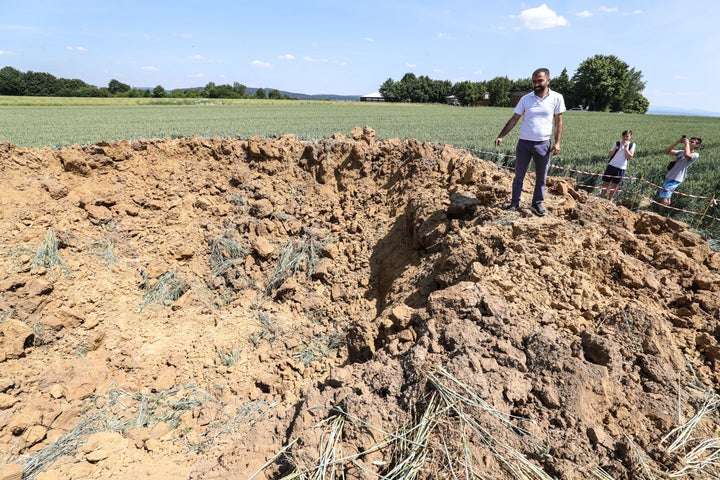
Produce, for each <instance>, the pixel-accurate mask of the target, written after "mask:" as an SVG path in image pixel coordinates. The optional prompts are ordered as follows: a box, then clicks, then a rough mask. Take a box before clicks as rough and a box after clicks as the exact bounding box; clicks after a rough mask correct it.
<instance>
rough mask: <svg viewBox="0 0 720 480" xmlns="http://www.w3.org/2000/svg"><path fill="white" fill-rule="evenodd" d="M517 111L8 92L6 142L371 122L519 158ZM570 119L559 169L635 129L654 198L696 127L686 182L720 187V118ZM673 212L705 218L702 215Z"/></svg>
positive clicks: (593, 156)
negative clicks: (696, 156) (498, 142)
mask: <svg viewBox="0 0 720 480" xmlns="http://www.w3.org/2000/svg"><path fill="white" fill-rule="evenodd" d="M511 114H512V109H509V108H489V107H477V108H466V107H450V106H446V105H419V104H392V103H373V102H323V101H292V100H290V101H287V100H285V101H284V100H255V99H253V100H208V99H205V100H200V99H178V100H173V99H132V98H123V99H107V98H98V99H93V98H89V99H88V98H43V97H0V141H8V142H11V143H13V144H15V145H17V146H22V147H46V146H47V147H52V148H58V147H62V146H68V145H73V144H79V145H86V144H93V143H97V142H99V141H110V142H111V141H116V140H121V139H125V140H130V141H133V140H140V139H148V138H178V137H184V136H195V135H197V136H200V137H215V136H219V137H239V138H245V137H249V136H254V135H260V136H280V135H283V134H286V133H292V134H295V135H296V136H297V137H298V138H301V139H311V140H312V139H319V138H327V137H330V136H331V135H332V134H334V133H336V132H340V133H343V134H346V135H347V134H349V133H350V131H351V130H352V129H353V128H354V127H356V126H359V127H363V126H365V125H369V126H371V127H373V128H374V129H375V131H376V133H377V136H378V138H380V139H386V138H401V139H406V138H417V139H419V140H423V141H430V142H437V143H444V144H450V145H455V146H458V147H463V148H467V149H469V150H471V151H472V152H473V153H475V154H477V155H478V156H479V157H481V158H484V159H486V160H492V161H495V162H496V163H506V164H510V165H511V164H512V154H513V153H514V146H515V142H516V140H517V132H518V128H517V127H516V128H515V129H514V130H513V132H511V134H510V135H508V136H507V137H506V138H505V140H504V142H503V145H502V146H501V148H500V149H496V148H495V147H494V145H493V141H494V139H495V137H496V136H497V134H498V133H499V131H500V129H501V128H502V127H503V125H504V124H505V122H506V121H507V119H508V118H509V117H510V116H511ZM563 118H564V135H563V142H562V151H561V152H560V154H559V155H557V156H555V157H554V159H553V164H554V165H556V166H558V167H560V168H554V169H552V170H551V174H552V175H572V176H574V177H575V178H577V179H578V181H580V182H581V183H583V184H588V185H596V184H597V183H598V181H599V180H598V178H597V177H596V176H593V175H589V174H584V173H576V172H573V171H570V170H566V169H572V170H578V171H581V172H593V173H598V174H599V173H602V171H603V170H604V168H605V161H606V156H607V153H608V151H609V150H610V148H611V146H612V144H613V142H614V141H615V140H618V139H620V133H621V132H622V131H623V130H625V129H631V130H633V132H634V136H633V141H634V142H635V143H636V144H637V147H636V155H635V158H634V159H633V160H632V161H631V163H630V166H629V169H628V175H629V176H630V177H638V178H640V179H641V181H638V182H635V181H633V180H632V179H629V180H625V181H623V184H622V188H626V189H628V190H630V189H633V188H634V189H635V190H634V191H635V192H637V191H640V193H641V194H642V195H646V196H648V197H654V192H653V191H652V190H653V187H652V185H654V184H658V183H660V184H661V183H662V177H663V175H664V173H665V166H666V164H667V163H668V161H669V160H671V157H670V156H668V155H666V154H664V153H663V151H664V149H665V148H666V147H667V146H669V145H670V144H671V143H673V142H674V141H675V140H676V139H678V138H679V137H680V135H682V134H686V135H688V136H699V137H702V138H703V146H702V149H701V151H700V160H699V161H698V162H696V163H695V164H694V165H693V166H692V167H691V169H690V173H689V175H688V179H687V180H686V181H685V182H684V183H683V184H682V185H681V187H680V189H679V190H680V191H681V192H684V193H688V194H691V195H695V196H700V197H710V198H715V197H719V196H720V174H718V173H717V163H718V158H719V154H720V139H718V138H717V134H718V132H720V118H716V117H692V116H665V115H637V114H613V113H600V112H577V111H568V112H566V113H565V114H564V115H563ZM648 182H651V183H650V184H649V183H648ZM634 184H635V186H633V185H634ZM625 195H626V196H628V195H631V194H630V193H626V194H625ZM616 198H617V199H619V198H622V194H620V196H619V197H616ZM710 205H711V203H710V202H709V201H708V200H707V199H705V198H703V199H695V198H690V197H683V196H680V195H676V196H674V197H673V206H677V207H680V208H683V209H688V210H690V211H693V212H698V211H699V212H704V213H705V212H706V213H707V214H709V215H712V216H715V217H720V208H718V207H717V206H710ZM672 214H673V215H677V216H678V217H679V218H682V219H683V220H686V221H688V222H689V223H691V224H693V223H697V224H698V226H700V223H701V222H699V221H697V220H695V218H694V217H693V216H692V215H690V216H688V215H685V214H683V213H682V212H673V213H672ZM703 223H704V224H705V226H706V227H707V228H710V229H711V230H715V229H716V228H717V229H718V230H720V228H718V227H717V224H718V223H720V222H718V221H712V220H711V221H709V222H703Z"/></svg>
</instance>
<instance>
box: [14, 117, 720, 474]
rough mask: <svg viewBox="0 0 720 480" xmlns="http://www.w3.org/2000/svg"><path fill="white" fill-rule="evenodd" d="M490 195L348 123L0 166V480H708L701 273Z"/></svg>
mask: <svg viewBox="0 0 720 480" xmlns="http://www.w3.org/2000/svg"><path fill="white" fill-rule="evenodd" d="M511 180H512V176H511V174H510V173H509V172H507V171H505V170H502V169H500V168H499V167H497V166H496V165H494V164H492V163H486V162H484V161H482V160H479V159H477V158H475V157H473V156H472V155H470V154H468V153H467V152H465V151H462V150H459V149H455V148H453V147H450V146H446V145H437V144H430V143H422V142H419V141H416V140H406V141H401V140H398V139H390V140H379V139H376V138H375V133H374V131H373V130H372V129H371V128H369V127H365V128H364V129H360V128H358V129H355V130H354V131H353V132H351V134H350V135H349V136H345V135H342V134H336V135H335V136H334V137H333V138H330V139H323V140H319V141H301V140H298V139H296V138H295V137H294V136H292V135H287V136H282V137H280V138H248V139H228V138H213V139H200V138H181V139H173V140H169V139H165V140H146V141H136V142H133V143H127V142H118V143H112V144H108V143H99V144H96V145H91V146H83V147H80V146H75V147H72V148H63V149H60V150H53V149H25V148H17V147H15V146H13V145H11V144H7V143H5V144H0V192H2V194H1V195H0V240H1V242H2V243H1V244H2V255H1V256H0V371H1V372H2V373H1V374H0V451H1V452H3V454H2V456H1V457H0V478H1V479H20V478H25V479H29V478H37V479H45V480H48V479H80V478H101V479H110V478H138V477H143V478H156V479H160V478H163V479H164V478H192V479H225V478H251V477H252V478H268V479H269V478H273V479H275V478H281V477H283V476H284V475H290V474H291V473H292V472H295V473H296V474H297V476H296V477H295V478H311V477H312V478H348V479H350V478H357V479H360V478H377V475H384V476H385V478H401V477H402V478H413V476H414V475H417V477H416V478H452V476H453V475H459V476H463V477H464V476H465V475H466V473H465V472H467V471H471V472H474V473H472V474H474V475H478V476H482V477H483V478H498V479H501V478H538V479H541V478H616V479H630V478H638V477H639V476H642V475H645V476H646V478H650V477H649V476H647V475H651V474H650V473H647V472H654V473H655V474H657V473H658V472H666V473H677V472H682V473H685V474H688V475H689V476H690V477H697V478H703V477H704V476H709V475H710V474H712V473H714V474H717V470H716V469H715V468H716V462H717V461H716V460H715V459H714V457H712V455H713V453H714V452H715V451H716V450H717V448H718V446H719V442H718V441H717V438H718V436H719V435H720V428H719V426H718V424H717V412H716V410H715V408H716V406H717V405H718V404H719V403H720V402H718V400H720V397H718V396H717V395H716V393H715V391H716V389H717V387H718V384H719V383H720V377H718V374H717V369H716V365H715V364H716V361H717V360H718V359H719V358H720V348H719V347H718V340H717V337H718V334H719V332H720V330H719V329H718V326H719V325H718V320H719V318H720V295H718V291H720V256H719V255H718V254H717V253H714V252H712V250H711V249H710V248H709V247H708V245H707V244H706V243H705V242H704V241H703V239H702V238H700V237H699V236H698V235H696V234H694V233H692V232H690V231H689V230H688V228H687V226H686V225H684V224H681V223H677V222H675V221H673V220H670V219H667V218H663V217H661V216H658V215H655V214H652V213H640V214H638V213H634V212H631V211H629V210H627V209H624V208H622V207H617V206H614V205H612V204H611V203H609V202H606V201H604V200H601V199H598V198H594V197H588V196H587V194H586V193H584V192H582V191H576V190H575V189H574V188H573V184H572V183H571V181H569V180H567V179H563V178H551V179H550V180H549V185H548V191H549V198H548V201H547V202H546V206H547V208H548V210H549V212H550V214H549V215H548V216H547V217H543V218H537V217H534V216H532V215H530V213H529V211H524V210H521V211H520V212H517V213H509V212H506V211H504V210H502V209H501V208H500V207H499V206H500V205H501V204H502V202H503V201H505V200H506V198H507V197H508V195H509V192H510V184H511ZM529 185H530V186H531V183H529ZM526 194H527V195H529V193H526ZM323 469H324V470H323ZM323 472H324V473H323ZM312 475H315V476H312ZM341 475H342V476H344V477H341ZM603 475H605V476H604V477H603Z"/></svg>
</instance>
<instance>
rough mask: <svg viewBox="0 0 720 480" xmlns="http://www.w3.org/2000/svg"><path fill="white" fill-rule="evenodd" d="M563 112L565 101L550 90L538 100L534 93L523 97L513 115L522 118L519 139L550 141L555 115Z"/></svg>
mask: <svg viewBox="0 0 720 480" xmlns="http://www.w3.org/2000/svg"><path fill="white" fill-rule="evenodd" d="M564 111H565V99H564V98H563V96H562V95H561V94H559V93H557V92H554V91H552V90H549V91H548V94H547V95H545V96H544V97H542V98H540V97H538V96H537V95H535V92H530V93H528V94H527V95H523V97H522V98H521V99H520V101H519V102H518V104H517V105H516V106H515V113H517V114H518V115H522V116H523V120H522V124H520V134H519V136H520V138H521V139H522V140H531V141H533V142H543V141H545V140H550V137H551V136H552V129H553V120H554V119H555V115H559V114H561V113H563V112H564Z"/></svg>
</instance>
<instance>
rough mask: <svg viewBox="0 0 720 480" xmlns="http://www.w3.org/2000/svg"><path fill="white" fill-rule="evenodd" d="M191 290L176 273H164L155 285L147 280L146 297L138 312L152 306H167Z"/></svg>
mask: <svg viewBox="0 0 720 480" xmlns="http://www.w3.org/2000/svg"><path fill="white" fill-rule="evenodd" d="M189 288H190V286H189V285H188V283H187V282H186V281H185V279H184V278H182V277H179V276H177V274H176V273H175V271H172V272H165V273H163V274H162V275H160V277H159V278H158V279H157V281H156V282H155V283H153V284H151V283H150V282H149V281H148V280H147V279H145V297H143V301H142V303H141V304H140V308H139V309H138V312H142V311H143V310H145V307H147V306H148V305H150V304H156V305H162V306H167V305H169V304H171V303H172V302H174V301H175V300H177V299H178V298H180V297H181V296H182V295H183V294H184V293H185V292H186V291H187V290H188V289H189Z"/></svg>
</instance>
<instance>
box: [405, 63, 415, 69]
mask: <svg viewBox="0 0 720 480" xmlns="http://www.w3.org/2000/svg"><path fill="white" fill-rule="evenodd" d="M405 66H406V67H408V68H415V67H417V65H415V64H414V63H410V62H407V63H406V64H405Z"/></svg>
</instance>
